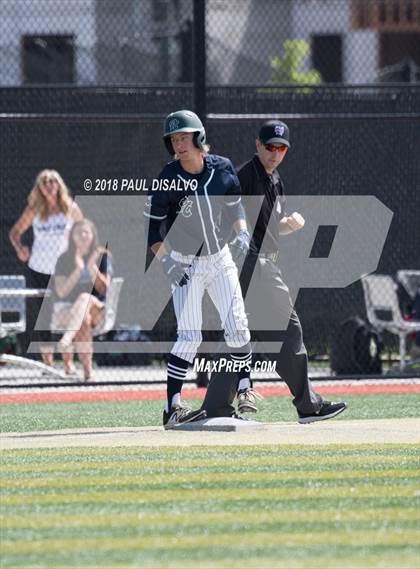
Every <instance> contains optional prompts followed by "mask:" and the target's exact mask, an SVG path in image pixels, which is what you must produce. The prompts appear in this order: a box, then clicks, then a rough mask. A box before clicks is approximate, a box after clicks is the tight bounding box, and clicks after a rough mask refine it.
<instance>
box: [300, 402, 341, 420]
mask: <svg viewBox="0 0 420 569" xmlns="http://www.w3.org/2000/svg"><path fill="white" fill-rule="evenodd" d="M345 409H347V403H332V402H330V401H324V402H323V404H322V407H321V409H320V410H319V411H318V412H317V413H299V412H298V415H299V423H314V422H315V421H325V419H332V418H333V417H335V416H336V415H339V414H340V413H342V412H343V411H344V410H345Z"/></svg>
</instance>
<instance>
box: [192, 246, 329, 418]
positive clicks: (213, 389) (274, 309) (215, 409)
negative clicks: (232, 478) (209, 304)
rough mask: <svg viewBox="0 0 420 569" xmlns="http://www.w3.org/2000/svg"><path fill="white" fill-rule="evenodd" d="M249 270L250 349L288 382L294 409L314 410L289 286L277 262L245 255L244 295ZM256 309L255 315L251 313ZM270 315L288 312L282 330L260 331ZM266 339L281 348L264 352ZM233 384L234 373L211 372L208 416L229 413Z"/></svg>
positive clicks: (316, 402) (316, 403)
mask: <svg viewBox="0 0 420 569" xmlns="http://www.w3.org/2000/svg"><path fill="white" fill-rule="evenodd" d="M253 271H255V276H254V278H255V279H257V280H256V285H257V286H255V287H252V291H250V294H249V296H248V297H246V298H245V309H246V312H247V313H248V324H249V328H250V330H251V337H252V341H253V342H254V341H256V344H255V346H254V348H253V352H254V353H255V354H258V353H259V352H260V353H262V352H264V355H265V357H266V358H267V359H268V360H269V361H275V362H276V372H277V373H278V375H279V376H280V377H281V378H282V379H283V380H284V381H285V382H286V384H287V385H288V387H289V389H290V391H291V393H292V395H293V404H294V405H295V407H296V409H297V410H298V411H300V412H301V413H312V412H314V411H318V410H319V409H320V407H321V405H322V401H323V400H322V397H321V396H320V395H318V394H317V393H315V391H314V390H313V388H312V385H311V382H310V381H309V378H308V356H307V352H306V348H305V345H304V343H303V336H302V327H301V324H300V321H299V318H298V315H297V314H296V312H295V310H294V308H293V306H292V301H291V298H290V293H289V289H288V288H287V286H286V285H285V283H284V282H283V279H282V275H281V272H280V269H279V267H278V266H277V264H275V263H273V262H272V261H270V260H268V259H266V258H262V257H259V258H257V257H256V256H255V255H249V256H248V257H247V260H246V262H245V265H244V267H243V270H242V273H241V286H242V291H243V293H244V296H246V291H247V289H248V286H249V283H250V280H251V276H252V274H253ZM256 295H258V297H256ZM249 309H251V310H250V311H249ZM257 311H258V315H256V314H255V312H257ZM253 312H254V314H253ZM273 315H276V316H275V317H276V318H277V317H278V321H279V322H281V321H282V322H286V321H287V318H288V317H289V315H290V320H289V324H288V326H287V328H286V326H283V328H286V329H285V330H284V329H283V331H279V330H273V329H272V330H270V331H262V330H261V329H260V324H261V322H269V321H270V322H273ZM253 322H254V325H253ZM255 324H256V325H255ZM257 328H259V329H257ZM271 328H273V326H271ZM266 342H270V344H271V343H272V342H276V343H279V342H282V346H281V349H279V350H277V349H276V350H275V351H274V352H270V353H267V352H266V348H268V346H266V347H265V348H264V344H265V343H266ZM236 385H237V374H236V373H224V372H220V373H216V374H213V375H212V377H211V380H210V384H209V387H208V389H207V394H206V397H205V399H204V402H203V405H202V408H203V409H205V410H206V411H207V414H208V416H209V417H220V416H231V415H232V413H233V411H234V408H233V407H232V403H233V400H234V398H235V395H236Z"/></svg>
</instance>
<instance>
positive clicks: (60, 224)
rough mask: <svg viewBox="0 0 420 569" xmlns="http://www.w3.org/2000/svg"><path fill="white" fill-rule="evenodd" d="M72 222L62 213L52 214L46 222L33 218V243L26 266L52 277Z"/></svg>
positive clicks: (36, 217) (65, 246) (66, 245)
mask: <svg viewBox="0 0 420 569" xmlns="http://www.w3.org/2000/svg"><path fill="white" fill-rule="evenodd" d="M73 223H74V221H73V219H71V217H68V216H66V215H64V213H62V212H60V213H53V214H52V215H49V216H48V218H47V220H46V221H41V219H40V217H39V215H36V216H35V217H34V220H33V222H32V229H33V231H34V242H33V245H32V252H31V256H30V259H29V262H28V266H29V268H30V269H32V270H33V271H37V272H38V273H44V274H46V275H53V274H54V270H55V265H56V263H57V259H58V257H59V256H60V255H61V254H62V253H64V252H65V251H66V250H67V247H68V242H69V235H70V229H71V227H72V225H73Z"/></svg>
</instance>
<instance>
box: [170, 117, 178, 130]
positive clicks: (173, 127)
mask: <svg viewBox="0 0 420 569" xmlns="http://www.w3.org/2000/svg"><path fill="white" fill-rule="evenodd" d="M178 126H179V120H178V119H171V120H170V121H169V130H170V131H173V130H176V129H177V128H178Z"/></svg>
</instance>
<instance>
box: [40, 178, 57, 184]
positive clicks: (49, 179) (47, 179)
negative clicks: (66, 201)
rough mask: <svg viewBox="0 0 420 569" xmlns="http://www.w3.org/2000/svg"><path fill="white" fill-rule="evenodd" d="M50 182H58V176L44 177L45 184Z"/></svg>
mask: <svg viewBox="0 0 420 569" xmlns="http://www.w3.org/2000/svg"><path fill="white" fill-rule="evenodd" d="M48 182H57V178H43V180H42V183H43V184H48Z"/></svg>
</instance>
